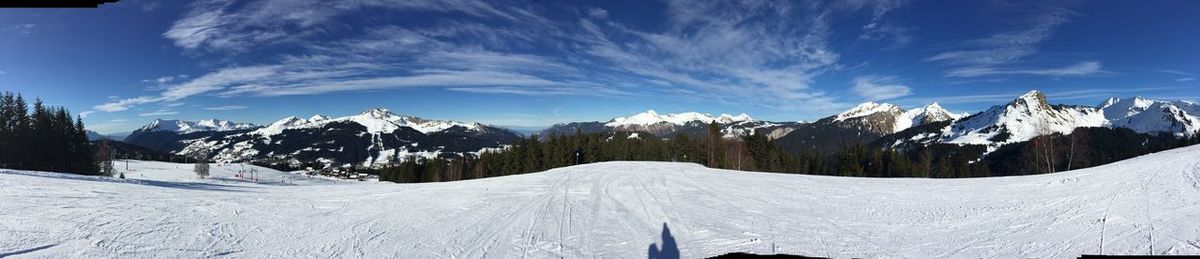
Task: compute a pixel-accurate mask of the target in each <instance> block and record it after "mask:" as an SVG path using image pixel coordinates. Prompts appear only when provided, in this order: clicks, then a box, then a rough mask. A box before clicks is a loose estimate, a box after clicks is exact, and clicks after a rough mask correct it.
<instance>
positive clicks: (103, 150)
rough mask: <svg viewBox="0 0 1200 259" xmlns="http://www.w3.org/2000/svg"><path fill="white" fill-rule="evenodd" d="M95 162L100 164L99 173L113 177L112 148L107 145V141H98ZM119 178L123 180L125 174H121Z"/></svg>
mask: <svg viewBox="0 0 1200 259" xmlns="http://www.w3.org/2000/svg"><path fill="white" fill-rule="evenodd" d="M96 149H97V152H96V160H97V161H99V162H100V173H101V174H104V175H107V176H113V156H114V152H113V148H112V147H111V146H109V145H108V141H100V146H99V147H97V148H96ZM121 178H125V174H124V173H122V174H121Z"/></svg>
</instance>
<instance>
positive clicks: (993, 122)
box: [941, 91, 1200, 146]
mask: <svg viewBox="0 0 1200 259" xmlns="http://www.w3.org/2000/svg"><path fill="white" fill-rule="evenodd" d="M1198 114H1200V106H1197V105H1196V103H1193V102H1187V101H1155V100H1147V99H1145V98H1142V97H1134V98H1129V99H1125V100H1122V99H1117V98H1109V99H1108V100H1106V101H1104V102H1102V103H1101V104H1100V106H1099V107H1088V106H1064V105H1050V104H1048V103H1047V100H1046V96H1045V95H1044V94H1042V93H1041V92H1039V91H1030V92H1029V93H1026V94H1024V95H1021V96H1020V97H1017V98H1016V99H1014V100H1013V101H1012V102H1009V103H1008V104H1006V105H997V106H992V108H990V109H988V110H986V111H983V112H980V113H977V114H975V115H972V116H970V117H968V118H965V119H962V120H959V121H955V122H954V123H953V124H952V125H950V126H948V127H947V128H945V129H943V132H942V137H941V142H944V143H959V144H984V145H993V146H994V145H1000V144H1006V143H1014V142H1021V141H1026V140H1029V139H1032V138H1033V137H1036V136H1041V135H1049V134H1054V133H1059V134H1067V133H1070V132H1071V131H1073V130H1074V129H1075V128H1080V127H1112V128H1128V129H1131V130H1134V131H1136V132H1139V133H1150V134H1156V133H1170V134H1173V135H1175V136H1177V137H1184V136H1192V135H1195V134H1197V132H1198V131H1200V118H1197V115H1198Z"/></svg>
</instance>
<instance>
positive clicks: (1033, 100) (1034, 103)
mask: <svg viewBox="0 0 1200 259" xmlns="http://www.w3.org/2000/svg"><path fill="white" fill-rule="evenodd" d="M1009 106H1018V107H1019V106H1025V107H1026V108H1029V109H1040V110H1049V109H1050V104H1049V103H1047V102H1046V95H1045V94H1042V92H1041V91H1038V90H1032V91H1029V92H1028V93H1025V94H1023V95H1021V96H1020V97H1017V99H1015V100H1013V101H1012V102H1011V103H1009Z"/></svg>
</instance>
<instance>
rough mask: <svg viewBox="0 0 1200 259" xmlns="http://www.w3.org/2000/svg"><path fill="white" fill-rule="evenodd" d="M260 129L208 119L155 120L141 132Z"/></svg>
mask: <svg viewBox="0 0 1200 259" xmlns="http://www.w3.org/2000/svg"><path fill="white" fill-rule="evenodd" d="M253 128H258V126H255V125H254V124H250V123H234V122H231V121H227V120H218V119H207V120H200V121H185V120H164V119H155V120H154V121H152V122H150V124H147V125H146V126H143V127H142V128H141V129H140V130H141V131H168V132H175V133H179V134H187V133H193V132H202V131H233V130H244V129H253Z"/></svg>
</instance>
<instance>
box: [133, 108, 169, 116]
mask: <svg viewBox="0 0 1200 259" xmlns="http://www.w3.org/2000/svg"><path fill="white" fill-rule="evenodd" d="M175 114H179V112H176V111H172V110H166V109H163V110H157V111H153V112H147V113H138V116H142V117H147V116H165V115H175Z"/></svg>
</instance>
